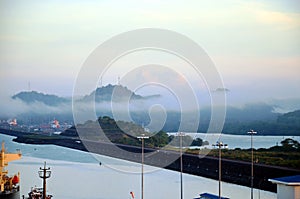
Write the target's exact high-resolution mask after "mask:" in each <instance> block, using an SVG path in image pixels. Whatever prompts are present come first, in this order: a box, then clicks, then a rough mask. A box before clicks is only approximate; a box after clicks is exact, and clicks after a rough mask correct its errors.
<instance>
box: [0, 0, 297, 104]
mask: <svg viewBox="0 0 300 199" xmlns="http://www.w3.org/2000/svg"><path fill="white" fill-rule="evenodd" d="M0 27H1V29H0V91H1V95H2V96H4V95H5V96H12V95H13V94H15V93H18V92H20V91H23V90H29V89H30V90H36V91H39V92H43V93H49V94H56V95H59V96H72V93H73V89H74V86H75V84H76V79H77V77H78V75H79V74H80V70H81V68H82V66H83V64H84V63H85V61H86V60H87V59H88V57H89V56H90V54H91V53H92V52H93V51H94V50H95V49H96V48H97V47H98V46H99V45H101V44H102V43H103V42H105V41H107V40H109V39H111V38H112V37H114V36H116V35H119V34H122V33H124V32H127V31H132V30H136V29H140V28H159V29H167V30H171V31H175V32H177V33H179V34H181V35H185V36H186V37H188V38H189V39H191V40H193V41H194V42H196V43H197V44H198V45H199V46H201V47H202V48H203V49H204V51H205V52H206V53H207V55H208V56H209V57H210V59H211V60H212V62H213V63H214V65H215V67H216V69H217V71H218V72H219V75H220V77H221V78H222V81H223V83H224V88H226V89H228V90H229V91H227V92H226V95H227V99H228V102H229V103H233V104H234V103H247V102H249V101H266V100H278V99H300V39H299V38H300V2H299V1H297V0H274V1H267V0H253V1H248V0H224V1H204V0H203V1H199V0H191V1H176V0H175V1H174V0H173V1H169V0H166V1H158V0H141V1H134V0H124V1H116V0H112V1H108V0H100V1H91V0H87V1H79V0H75V1H70V0H59V1H58V0H54V1H47V0H46V1H38V0H28V1H21V0H10V1H5V0H0ZM175 43H176V42H175ZM139 53H141V52H137V53H132V54H130V55H128V56H127V57H126V56H124V57H122V58H121V59H120V60H117V61H116V62H114V63H113V64H112V66H111V67H110V68H109V69H108V70H107V72H106V74H105V76H104V77H103V79H101V83H100V84H101V85H106V84H109V83H111V84H117V82H118V77H120V78H121V83H122V78H123V77H126V75H127V74H128V73H130V75H131V76H130V75H129V76H128V77H132V74H131V70H134V68H133V69H132V68H130V67H131V66H132V65H135V66H137V65H146V64H149V63H150V64H151V63H155V64H162V63H163V64H167V65H168V66H169V67H170V68H172V67H173V68H177V69H178V70H177V69H175V70H177V73H178V76H176V75H175V76H176V77H173V78H174V81H173V80H172V81H171V80H170V82H171V83H172V84H174V85H175V86H177V85H178V87H180V86H181V84H180V82H181V81H179V80H178V79H180V77H181V76H183V77H185V80H186V81H188V82H189V84H191V85H192V87H193V89H195V90H196V91H197V93H198V91H199V92H200V93H201V92H204V93H207V92H212V91H213V90H217V89H218V88H206V91H205V89H204V90H201V89H203V88H205V87H207V85H205V77H204V79H201V78H200V80H199V76H197V75H196V76H195V75H194V74H195V71H193V69H191V68H190V67H189V66H185V67H181V68H180V66H178V65H179V63H181V61H182V60H179V59H178V57H177V58H176V57H174V56H173V57H172V58H170V54H167V53H159V55H157V52H148V51H147V52H142V54H139ZM152 59H153V60H152ZM165 60H168V62H165ZM181 64H182V65H183V63H181ZM176 65H177V66H176ZM182 65H181V66H182ZM154 68H155V67H154ZM169 74H173V73H169ZM143 77H144V78H145V79H147V78H148V79H147V80H148V81H155V82H157V81H159V79H166V78H170V79H172V77H169V76H168V74H166V73H164V72H161V73H160V72H159V70H158V71H156V72H155V75H152V76H149V75H148V76H143ZM87 78H88V77H87ZM99 79H100V76H99ZM125 79H126V78H125ZM124 82H125V80H124ZM170 82H169V83H170ZM98 84H99V82H98ZM185 85H186V84H185ZM125 86H126V85H125ZM139 86H140V87H139ZM135 88H144V87H143V85H135ZM152 88H153V87H152ZM182 90H186V89H182ZM219 90H220V89H219ZM140 91H141V93H142V94H144V93H147V92H149V93H151V94H155V92H156V90H152V91H151V92H150V91H147V90H144V93H143V89H140ZM196 95H197V96H198V97H199V96H201V95H200V94H196ZM294 101H295V100H294Z"/></svg>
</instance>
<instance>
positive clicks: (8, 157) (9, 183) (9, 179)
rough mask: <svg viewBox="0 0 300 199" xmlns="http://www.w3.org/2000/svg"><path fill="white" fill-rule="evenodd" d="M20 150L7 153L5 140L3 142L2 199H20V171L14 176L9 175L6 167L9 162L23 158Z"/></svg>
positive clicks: (0, 187) (0, 158)
mask: <svg viewBox="0 0 300 199" xmlns="http://www.w3.org/2000/svg"><path fill="white" fill-rule="evenodd" d="M21 156H22V155H21V153H20V151H17V153H7V152H6V151H5V147H4V142H2V149H1V154H0V198H1V199H20V185H19V182H20V173H18V174H15V175H13V176H9V175H8V171H7V170H5V167H6V166H8V162H11V161H14V160H18V159H20V158H21Z"/></svg>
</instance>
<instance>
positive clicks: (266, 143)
mask: <svg viewBox="0 0 300 199" xmlns="http://www.w3.org/2000/svg"><path fill="white" fill-rule="evenodd" d="M168 134H170V135H175V134H176V133H168ZM185 134H186V135H189V136H191V137H193V138H198V137H199V138H201V139H203V140H208V141H209V143H210V146H207V147H211V145H212V144H215V143H216V141H218V140H220V141H222V142H223V143H225V144H228V148H230V149H234V148H241V149H248V148H251V136H250V135H247V134H246V135H228V134H221V135H219V134H206V133H185ZM286 138H292V139H294V140H297V141H298V142H300V136H259V135H254V136H253V148H256V149H258V148H270V147H272V146H275V145H280V142H281V141H283V140H284V139H286Z"/></svg>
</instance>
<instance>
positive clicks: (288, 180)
mask: <svg viewBox="0 0 300 199" xmlns="http://www.w3.org/2000/svg"><path fill="white" fill-rule="evenodd" d="M269 181H270V182H272V183H276V184H284V185H288V186H300V175H295V176H286V177H281V178H273V179H269Z"/></svg>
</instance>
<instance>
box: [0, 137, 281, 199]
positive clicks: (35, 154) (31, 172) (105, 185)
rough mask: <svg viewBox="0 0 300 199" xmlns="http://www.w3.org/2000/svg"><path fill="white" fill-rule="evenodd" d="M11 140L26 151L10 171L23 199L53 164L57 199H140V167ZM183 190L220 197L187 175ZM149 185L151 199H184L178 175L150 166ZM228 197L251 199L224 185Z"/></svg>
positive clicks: (267, 198)
mask: <svg viewBox="0 0 300 199" xmlns="http://www.w3.org/2000/svg"><path fill="white" fill-rule="evenodd" d="M11 139H12V137H11V136H6V135H2V134H0V140H4V141H5V143H6V145H5V146H6V149H7V150H8V151H11V152H14V151H15V150H16V149H20V150H21V151H22V154H23V157H22V159H21V160H18V161H14V162H11V163H10V164H9V168H8V169H9V172H10V173H13V172H18V171H20V173H21V194H22V195H23V194H24V195H25V194H27V193H28V192H29V190H30V188H31V187H33V186H41V185H42V180H41V179H40V178H39V177H38V173H37V172H38V170H39V168H40V167H41V166H43V163H44V161H47V164H48V165H49V166H50V167H51V170H52V177H51V178H50V179H49V180H48V181H47V182H48V184H47V185H48V186H47V190H48V191H49V192H50V193H51V194H53V195H54V198H55V199H129V198H130V194H129V193H130V192H131V191H133V192H134V193H135V195H136V197H135V198H140V193H141V188H140V187H141V185H140V182H141V175H140V169H141V166H140V164H137V163H132V162H128V161H123V160H118V159H115V158H110V157H106V156H100V155H94V156H92V155H90V154H89V153H86V152H82V151H76V150H72V149H67V148H63V147H58V146H52V145H45V146H42V145H28V144H18V143H14V142H12V141H11ZM224 139H225V137H224ZM231 139H233V138H232V137H231V138H230V139H229V140H228V141H230V140H231ZM238 139H239V138H238ZM262 140H264V139H262ZM267 140H268V141H269V139H267ZM95 157H96V158H95ZM99 161H101V163H102V165H101V166H100V165H99ZM183 184H184V198H185V199H192V198H194V197H196V196H198V195H199V193H203V192H210V193H214V194H217V193H218V182H217V181H215V180H210V179H206V178H202V177H198V176H192V175H187V174H184V175H183ZM144 185H145V189H144V198H145V199H166V198H172V199H174V198H175V199H176V198H178V199H179V198H180V176H179V173H178V172H174V171H168V170H164V169H159V168H155V167H150V166H145V175H144ZM222 193H223V194H222V195H224V196H227V197H230V198H231V199H238V198H241V197H243V198H247V195H249V196H250V189H249V188H247V187H242V186H238V185H233V184H229V183H222ZM254 196H255V197H254V198H261V199H275V198H276V195H275V194H274V193H270V192H265V191H259V190H254Z"/></svg>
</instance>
